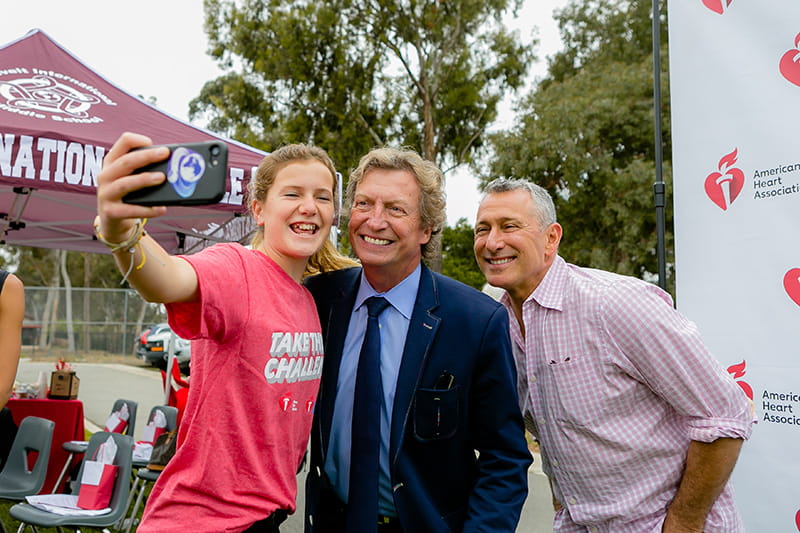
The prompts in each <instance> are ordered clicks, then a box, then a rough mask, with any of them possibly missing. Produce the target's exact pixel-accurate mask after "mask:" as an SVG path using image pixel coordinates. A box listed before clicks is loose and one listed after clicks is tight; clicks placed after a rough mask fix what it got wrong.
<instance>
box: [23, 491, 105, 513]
mask: <svg viewBox="0 0 800 533" xmlns="http://www.w3.org/2000/svg"><path fill="white" fill-rule="evenodd" d="M25 500H26V501H27V502H28V503H29V504H31V505H32V506H34V507H36V508H38V509H42V510H44V511H47V512H49V513H53V514H58V515H64V516H98V515H102V514H107V513H110V512H111V507H106V508H105V509H97V510H91V509H81V508H80V507H78V496H77V494H76V495H72V494H37V495H35V496H26V497H25Z"/></svg>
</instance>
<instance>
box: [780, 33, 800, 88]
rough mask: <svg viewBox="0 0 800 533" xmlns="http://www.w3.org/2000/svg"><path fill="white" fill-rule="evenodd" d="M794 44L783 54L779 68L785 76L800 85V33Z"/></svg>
mask: <svg viewBox="0 0 800 533" xmlns="http://www.w3.org/2000/svg"><path fill="white" fill-rule="evenodd" d="M794 46H795V47H794V48H793V49H791V50H789V51H788V52H786V53H785V54H783V57H781V61H780V63H779V68H780V71H781V74H783V77H784V78H786V79H787V80H789V81H790V82H792V83H794V84H795V85H798V86H800V33H798V34H797V36H796V37H795V38H794Z"/></svg>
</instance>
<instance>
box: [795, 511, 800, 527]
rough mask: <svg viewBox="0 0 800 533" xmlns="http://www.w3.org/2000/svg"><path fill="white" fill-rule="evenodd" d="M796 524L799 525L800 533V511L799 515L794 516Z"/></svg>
mask: <svg viewBox="0 0 800 533" xmlns="http://www.w3.org/2000/svg"><path fill="white" fill-rule="evenodd" d="M794 523H795V524H797V530H798V531H800V511H797V514H796V515H794Z"/></svg>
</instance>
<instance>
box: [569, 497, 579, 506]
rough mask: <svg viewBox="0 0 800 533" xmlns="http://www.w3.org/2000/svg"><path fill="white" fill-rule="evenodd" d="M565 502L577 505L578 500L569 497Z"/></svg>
mask: <svg viewBox="0 0 800 533" xmlns="http://www.w3.org/2000/svg"><path fill="white" fill-rule="evenodd" d="M567 502H568V503H569V504H571V505H575V504H576V503H578V500H576V499H575V497H573V496H570V497H569V499H568V500H567Z"/></svg>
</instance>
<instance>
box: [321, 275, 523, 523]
mask: <svg viewBox="0 0 800 533" xmlns="http://www.w3.org/2000/svg"><path fill="white" fill-rule="evenodd" d="M360 275H361V269H360V268H351V269H347V270H340V271H336V272H329V273H326V274H321V275H318V276H314V277H312V278H309V279H308V280H307V281H306V286H307V287H308V288H309V289H310V291H311V293H312V294H313V295H314V299H315V301H316V303H317V310H318V311H319V315H320V321H321V323H322V334H323V337H324V342H325V362H324V365H323V371H322V384H321V387H320V393H319V398H318V401H317V406H316V408H315V413H314V425H313V428H312V433H311V470H310V472H309V475H308V478H307V483H306V488H307V491H306V531H307V532H314V531H316V532H317V533H327V532H328V531H329V529H326V528H325V527H323V526H322V524H325V523H326V522H328V520H327V519H328V518H330V517H326V516H325V514H326V513H329V512H331V511H330V510H331V508H332V507H335V505H333V506H332V505H330V503H331V502H330V501H326V499H330V498H336V496H335V494H334V493H333V491H332V490H330V483H329V482H328V480H327V478H326V476H325V473H324V469H323V465H324V464H325V456H326V451H327V447H328V441H329V437H330V430H331V420H332V418H333V407H334V401H335V398H336V384H337V381H338V378H339V364H340V361H341V355H342V349H343V346H344V338H345V335H346V333H347V327H348V324H349V322H350V316H351V312H352V309H353V304H354V301H355V297H356V292H357V290H358V283H359V280H360ZM444 372H449V373H450V374H452V375H453V376H454V377H455V380H454V383H453V386H452V388H451V389H450V390H447V391H442V390H434V384H435V383H436V380H437V378H438V377H439V376H441V375H442V373H444ZM434 398H437V400H434ZM434 402H435V405H436V407H438V408H439V409H438V413H439V414H440V416H439V417H437V416H436V414H434V413H436V412H437V409H436V408H434ZM376 431H377V429H376ZM476 451H477V452H479V455H476ZM389 457H390V459H389V460H390V473H391V477H392V486H393V487H394V492H393V496H394V504H395V507H396V509H397V514H398V517H399V518H400V521H401V523H402V525H403V529H404V531H406V532H409V533H423V532H449V531H485V532H490V531H491V532H502V531H507V532H513V531H514V530H515V528H516V526H517V522H518V521H519V515H520V512H521V510H522V505H523V503H524V501H525V498H526V496H527V493H528V478H527V470H528V466H529V465H530V463H531V454H530V452H529V451H528V447H527V443H526V440H525V432H524V424H523V420H522V416H521V414H520V411H519V407H518V402H517V392H516V371H515V367H514V361H513V356H512V352H511V345H510V340H509V334H508V313H507V311H506V310H505V308H503V307H502V306H501V305H499V304H498V303H497V302H495V301H494V300H492V299H491V298H489V297H488V296H486V295H485V294H481V293H480V292H478V291H476V290H475V289H473V288H471V287H468V286H466V285H464V284H462V283H459V282H457V281H454V280H452V279H450V278H447V277H445V276H442V275H440V274H437V273H434V272H432V271H430V270H429V269H428V268H426V267H425V266H424V265H423V267H422V275H421V278H420V286H419V292H418V293H417V300H416V304H415V306H414V311H413V314H412V316H411V322H410V324H409V328H408V336H407V338H406V344H405V348H404V351H403V360H402V363H401V365H400V373H399V376H398V381H397V392H396V395H395V402H394V407H393V410H392V427H391V437H390V450H389ZM337 500H338V499H337ZM357 504H358V503H357V502H356V505H357Z"/></svg>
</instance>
